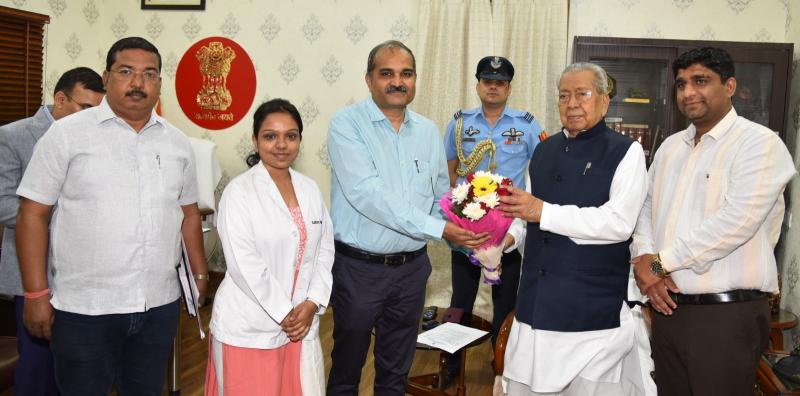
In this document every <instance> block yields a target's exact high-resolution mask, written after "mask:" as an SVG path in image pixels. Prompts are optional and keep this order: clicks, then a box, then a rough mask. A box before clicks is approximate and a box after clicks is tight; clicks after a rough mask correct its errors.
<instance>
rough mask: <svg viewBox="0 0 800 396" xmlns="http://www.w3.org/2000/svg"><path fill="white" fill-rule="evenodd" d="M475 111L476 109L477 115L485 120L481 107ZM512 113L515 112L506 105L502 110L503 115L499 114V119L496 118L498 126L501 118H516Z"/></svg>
mask: <svg viewBox="0 0 800 396" xmlns="http://www.w3.org/2000/svg"><path fill="white" fill-rule="evenodd" d="M476 109H477V113H478V115H480V116H481V117H483V119H484V120H485V119H486V114H485V113H484V112H483V106H478V107H477V108H476ZM514 113H516V111H515V110H513V109H512V108H510V107H508V105H506V107H504V108H503V113H501V114H500V117H499V118H497V123H498V124H499V123H500V120H502V119H503V117H511V118H513V117H514V116H516V114H514Z"/></svg>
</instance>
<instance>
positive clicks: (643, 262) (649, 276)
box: [631, 254, 680, 315]
mask: <svg viewBox="0 0 800 396" xmlns="http://www.w3.org/2000/svg"><path fill="white" fill-rule="evenodd" d="M652 262H653V255H652V254H643V255H641V256H638V257H635V258H633V259H632V260H631V265H633V275H634V278H635V279H636V286H638V287H639V291H641V292H642V294H644V295H646V296H647V298H648V299H649V300H650V306H652V307H653V309H655V310H656V311H658V312H660V313H662V314H664V315H672V311H673V310H674V309H676V308H678V304H676V303H675V301H673V300H672V298H671V297H670V296H669V293H668V292H670V291H671V292H673V293H680V290H679V289H678V286H677V285H675V281H673V280H672V278H671V277H669V276H668V277H666V278H663V279H662V278H659V277H658V276H656V274H654V273H653V272H652V271H651V270H650V264H651V263H652Z"/></svg>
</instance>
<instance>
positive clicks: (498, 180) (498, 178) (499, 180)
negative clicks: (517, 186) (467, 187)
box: [492, 173, 504, 186]
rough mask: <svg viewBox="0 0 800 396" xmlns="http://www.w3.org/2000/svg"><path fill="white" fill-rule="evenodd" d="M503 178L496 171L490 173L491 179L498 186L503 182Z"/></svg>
mask: <svg viewBox="0 0 800 396" xmlns="http://www.w3.org/2000/svg"><path fill="white" fill-rule="evenodd" d="M503 179H504V177H503V176H500V175H498V174H496V173H492V180H494V182H495V183H497V185H498V186H499V185H500V184H502V183H503Z"/></svg>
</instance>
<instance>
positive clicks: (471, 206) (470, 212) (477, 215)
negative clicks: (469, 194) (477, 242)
mask: <svg viewBox="0 0 800 396" xmlns="http://www.w3.org/2000/svg"><path fill="white" fill-rule="evenodd" d="M461 213H463V214H464V216H467V218H468V219H470V220H473V221H477V220H480V219H481V217H483V216H484V215H485V214H486V211H485V210H483V208H481V204H479V203H477V202H470V203H468V204H467V205H466V206H464V210H462V211H461Z"/></svg>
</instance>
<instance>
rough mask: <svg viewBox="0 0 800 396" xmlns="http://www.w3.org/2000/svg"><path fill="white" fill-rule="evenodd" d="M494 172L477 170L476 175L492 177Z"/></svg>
mask: <svg viewBox="0 0 800 396" xmlns="http://www.w3.org/2000/svg"><path fill="white" fill-rule="evenodd" d="M492 175H493V174H492V172H487V171H477V172H475V177H476V178H477V177H492Z"/></svg>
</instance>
